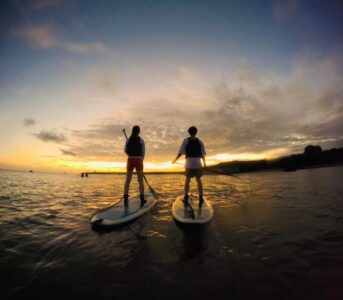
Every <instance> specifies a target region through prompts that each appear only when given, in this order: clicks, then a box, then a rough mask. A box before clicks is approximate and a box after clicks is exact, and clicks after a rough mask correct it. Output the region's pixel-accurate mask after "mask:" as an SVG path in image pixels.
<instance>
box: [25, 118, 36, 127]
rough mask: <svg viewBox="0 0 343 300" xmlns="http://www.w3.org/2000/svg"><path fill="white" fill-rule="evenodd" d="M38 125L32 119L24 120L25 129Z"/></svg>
mask: <svg viewBox="0 0 343 300" xmlns="http://www.w3.org/2000/svg"><path fill="white" fill-rule="evenodd" d="M35 124H36V121H35V120H34V119H32V118H25V119H24V126H25V127H29V126H32V125H35Z"/></svg>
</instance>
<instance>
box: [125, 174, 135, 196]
mask: <svg viewBox="0 0 343 300" xmlns="http://www.w3.org/2000/svg"><path fill="white" fill-rule="evenodd" d="M132 173H133V170H127V172H126V181H125V186H124V195H128V194H129V188H130V183H131V178H132Z"/></svg>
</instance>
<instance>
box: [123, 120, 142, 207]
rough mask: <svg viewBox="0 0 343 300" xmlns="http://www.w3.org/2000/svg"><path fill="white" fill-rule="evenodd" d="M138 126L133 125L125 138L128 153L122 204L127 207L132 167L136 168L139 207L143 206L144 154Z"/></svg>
mask: <svg viewBox="0 0 343 300" xmlns="http://www.w3.org/2000/svg"><path fill="white" fill-rule="evenodd" d="M139 133H140V128H139V126H137V125H135V126H133V128H132V132H131V136H130V137H129V138H128V139H127V140H126V143H125V150H124V151H125V153H126V154H127V155H128V159H127V165H126V170H127V173H126V181H125V187H124V204H125V206H126V207H127V206H128V204H129V188H130V182H131V178H132V174H133V171H134V169H136V172H137V176H138V183H139V194H140V200H141V207H142V206H144V204H145V203H146V200H145V199H144V182H143V176H144V174H143V160H144V156H145V144H144V140H143V139H142V138H141V137H140V136H139Z"/></svg>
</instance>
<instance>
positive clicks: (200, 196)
mask: <svg viewBox="0 0 343 300" xmlns="http://www.w3.org/2000/svg"><path fill="white" fill-rule="evenodd" d="M195 179H196V181H197V184H198V191H199V205H200V206H201V205H202V204H203V202H204V198H203V196H202V193H203V190H202V182H201V177H195Z"/></svg>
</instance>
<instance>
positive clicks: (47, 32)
mask: <svg viewBox="0 0 343 300" xmlns="http://www.w3.org/2000/svg"><path fill="white" fill-rule="evenodd" d="M12 35H13V36H14V37H16V38H21V39H24V40H26V41H27V42H28V43H29V44H30V45H31V46H33V47H35V48H41V49H51V48H60V49H63V50H65V51H69V52H73V53H80V54H84V53H100V54H111V53H113V51H112V50H111V49H110V48H108V47H107V46H106V45H104V44H103V43H77V42H72V41H67V40H65V39H63V38H61V37H58V36H57V34H56V33H55V31H54V29H53V28H52V27H51V26H49V25H32V26H28V27H24V28H19V29H14V30H12Z"/></svg>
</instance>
